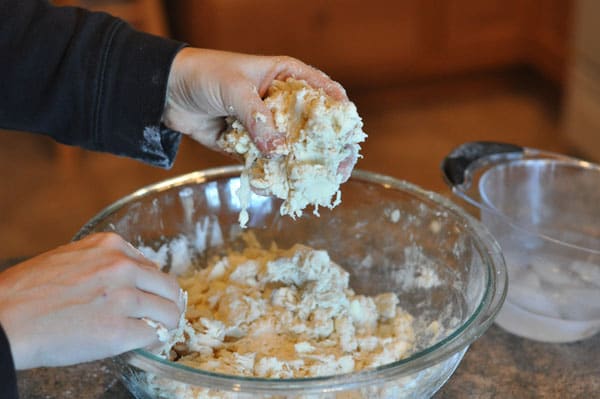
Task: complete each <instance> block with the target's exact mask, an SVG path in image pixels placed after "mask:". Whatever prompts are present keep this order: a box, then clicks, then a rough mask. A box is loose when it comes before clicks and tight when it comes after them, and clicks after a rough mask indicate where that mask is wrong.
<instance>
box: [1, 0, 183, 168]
mask: <svg viewBox="0 0 600 399" xmlns="http://www.w3.org/2000/svg"><path fill="white" fill-rule="evenodd" d="M181 46H182V44H181V43H178V42H175V41H171V40H168V39H163V38H158V37H155V36H151V35H148V34H144V33H141V32H137V31H135V30H134V29H132V28H131V27H130V26H129V25H127V24H126V23H125V22H123V21H121V20H119V19H117V18H114V17H111V16H109V15H107V14H103V13H92V12H88V11H85V10H83V9H78V8H72V7H53V6H51V5H49V4H48V3H47V2H44V1H39V0H0V57H1V58H2V60H3V62H2V63H0V76H1V78H0V126H1V127H4V128H9V129H15V130H25V131H31V132H37V133H43V134H47V135H50V136H52V137H53V138H55V139H56V140H58V141H60V142H63V143H66V144H72V145H78V146H81V147H84V148H87V149H92V150H97V151H106V152H111V153H115V154H118V155H124V156H129V157H133V158H137V159H140V160H143V161H146V162H150V163H153V164H155V165H159V166H170V164H171V163H172V161H173V158H174V156H175V153H176V150H177V145H178V143H179V134H177V133H175V132H173V131H169V130H167V129H164V128H162V127H161V126H160V118H161V115H162V112H163V107H164V99H165V90H166V84H167V80H168V75H169V70H170V66H171V61H172V59H173V57H174V56H175V54H176V53H177V52H178V50H179V49H180V48H181Z"/></svg>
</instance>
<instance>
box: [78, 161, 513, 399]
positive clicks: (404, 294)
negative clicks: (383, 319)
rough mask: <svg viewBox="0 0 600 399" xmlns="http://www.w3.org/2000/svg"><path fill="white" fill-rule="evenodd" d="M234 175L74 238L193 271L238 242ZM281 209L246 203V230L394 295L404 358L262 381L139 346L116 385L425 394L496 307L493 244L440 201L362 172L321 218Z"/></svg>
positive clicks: (325, 394)
mask: <svg viewBox="0 0 600 399" xmlns="http://www.w3.org/2000/svg"><path fill="white" fill-rule="evenodd" d="M240 172H241V167H239V166H231V167H224V168H218V169H210V170H206V171H200V172H194V173H190V174H187V175H183V176H181V177H177V178H174V179H170V180H167V181H164V182H161V183H158V184H155V185H152V186H148V187H146V188H143V189H141V190H138V191H136V192H135V193H133V194H131V195H129V196H127V197H125V198H123V199H121V200H119V201H117V202H115V203H114V204H113V205H111V206H109V207H108V208H106V209H105V210H104V211H102V212H101V213H100V214H99V215H97V216H96V217H94V218H93V219H92V220H91V221H90V222H89V223H87V224H86V225H85V226H84V227H83V228H82V229H81V231H80V232H79V233H78V234H77V236H76V237H75V238H76V239H79V238H81V237H83V236H86V235H88V234H91V233H94V232H101V231H113V232H117V233H119V234H120V235H121V236H123V237H124V238H125V239H127V240H128V241H130V242H131V243H132V244H134V245H136V246H137V247H143V248H144V250H145V251H146V252H147V251H154V253H155V254H159V253H160V254H161V255H160V256H162V257H163V260H164V264H165V265H166V268H165V271H169V272H171V273H178V272H179V271H181V270H182V260H181V259H182V257H181V256H180V255H181V253H182V251H183V252H184V253H185V254H186V257H185V258H186V259H188V261H187V262H189V260H190V259H191V261H192V263H193V265H194V266H193V267H203V265H205V264H206V259H207V258H208V257H210V256H212V255H213V254H215V253H220V252H221V251H223V250H224V249H226V248H239V246H240V245H243V241H242V240H241V239H240V236H241V234H242V230H241V229H240V227H239V225H238V222H237V218H238V213H239V211H240V206H239V202H238V200H237V197H236V194H235V193H236V190H237V189H238V187H239V184H240V181H239V175H240ZM280 203H281V202H280V201H279V200H277V199H273V198H266V197H260V196H256V195H253V196H252V199H251V207H250V209H249V213H250V222H249V228H248V230H249V231H252V232H253V233H254V234H255V236H256V237H257V238H258V240H259V241H260V242H261V243H263V244H264V245H268V244H269V243H272V242H275V243H277V245H278V246H279V247H282V248H287V247H290V246H292V245H293V244H295V243H302V244H305V245H309V246H311V247H313V248H316V249H325V250H327V251H328V253H329V255H330V257H331V258H332V260H333V261H335V262H336V263H338V264H339V265H341V266H342V267H344V268H345V269H346V270H348V271H349V273H350V286H351V287H352V288H353V289H354V290H355V291H356V292H357V293H359V294H366V295H375V294H378V293H382V292H390V291H392V292H395V293H396V294H397V295H398V297H399V299H400V305H401V306H402V307H403V308H404V309H405V310H407V311H408V312H410V313H411V314H412V315H413V316H414V317H415V320H414V326H413V327H414V329H415V333H416V336H417V342H416V348H415V350H414V352H413V353H412V354H411V355H410V356H409V357H407V358H404V359H402V360H400V361H397V362H394V363H390V364H387V365H383V366H380V367H377V368H373V369H368V370H363V371H358V372H353V373H348V374H340V375H332V376H326V377H316V378H303V379H266V378H248V377H239V376H233V375H223V374H218V373H212V372H207V371H203V370H199V369H193V368H190V367H186V366H184V365H180V364H177V363H174V362H170V361H167V360H164V359H162V358H160V357H158V356H157V355H155V354H154V353H153V351H152V349H151V348H145V349H138V350H135V351H132V352H128V353H125V354H123V355H121V356H119V357H117V358H116V359H115V364H116V367H117V370H118V373H119V374H120V376H121V378H122V380H123V381H124V384H125V385H126V386H127V387H128V389H129V390H130V391H131V392H132V394H133V395H134V396H135V397H136V398H138V399H142V398H158V397H180V398H188V397H190V398H191V397H193V398H336V399H341V398H348V399H350V398H369V399H373V398H402V397H407V398H427V397H430V396H432V395H433V394H434V393H435V392H436V391H437V390H438V389H439V388H440V387H441V386H442V385H443V384H444V383H445V382H446V381H447V379H448V378H449V377H450V376H451V374H452V373H453V372H454V370H455V369H456V367H457V366H458V364H459V362H460V361H461V359H462V357H463V355H464V354H465V351H466V350H467V348H468V347H469V345H470V344H471V343H472V342H473V341H474V340H476V339H477V338H478V337H479V336H481V334H483V333H484V331H485V330H486V329H487V328H488V326H489V325H490V324H491V323H492V321H493V319H494V317H495V316H496V313H497V312H498V310H499V308H500V306H501V304H502V302H503V300H504V296H505V293H506V287H507V279H506V267H505V264H504V260H503V257H502V254H501V252H500V248H499V246H498V244H497V243H496V242H495V241H494V239H493V238H492V236H491V235H490V234H489V233H488V232H487V230H486V229H485V228H484V227H483V226H482V225H481V224H480V223H479V222H478V221H476V220H475V219H473V218H472V217H470V216H469V215H467V214H466V213H465V212H464V211H463V210H462V209H461V208H459V207H457V206H456V205H454V204H452V203H451V202H450V201H449V200H447V199H445V198H443V197H442V196H440V195H437V194H435V193H431V192H427V191H424V190H422V189H420V188H418V187H416V186H414V185H412V184H409V183H406V182H403V181H399V180H396V179H394V178H391V177H387V176H383V175H378V174H373V173H369V172H365V171H355V172H354V173H353V175H352V177H351V179H350V180H349V181H348V182H347V183H345V184H344V185H343V186H342V203H341V205H339V206H338V207H336V208H334V209H333V210H328V209H321V210H320V217H316V216H314V215H313V214H312V213H311V212H310V211H308V212H306V213H305V214H304V215H303V216H302V217H300V218H297V219H296V220H292V219H291V218H290V217H288V216H280V215H279V205H280ZM432 322H437V323H439V326H440V330H439V334H433V333H432V330H431V328H429V327H428V326H431V323H432ZM150 380H152V381H153V384H148V381H150ZM151 385H152V386H151ZM157 385H158V386H161V387H162V388H160V389H157V388H156V386H157Z"/></svg>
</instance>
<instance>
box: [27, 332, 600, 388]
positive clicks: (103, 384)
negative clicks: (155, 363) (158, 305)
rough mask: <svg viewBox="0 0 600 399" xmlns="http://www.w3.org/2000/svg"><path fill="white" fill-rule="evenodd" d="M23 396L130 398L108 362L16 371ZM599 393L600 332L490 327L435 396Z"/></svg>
mask: <svg viewBox="0 0 600 399" xmlns="http://www.w3.org/2000/svg"><path fill="white" fill-rule="evenodd" d="M18 380H19V392H20V394H21V397H22V398H23V399H42V398H43V399H51V398H77V399H97V398H103V399H109V398H110V399H122V398H131V397H132V396H130V395H129V393H128V392H127V390H126V389H125V387H124V386H123V385H122V384H121V382H120V381H119V380H118V379H117V378H116V377H115V376H114V375H113V374H112V370H111V361H110V360H103V361H99V362H93V363H87V364H81V365H77V366H72V367H63V368H54V369H35V370H28V371H21V372H19V373H18ZM599 396H600V334H597V335H596V336H594V337H592V338H589V339H587V340H585V341H581V342H576V343H571V344H548V343H541V342H535V341H531V340H527V339H522V338H519V337H516V336H514V335H511V334H509V333H507V332H505V331H504V330H502V329H500V328H499V327H497V326H495V325H493V326H492V327H491V328H490V329H489V330H488V331H487V332H486V333H485V334H484V335H483V336H482V337H481V338H480V339H479V340H477V341H476V342H475V343H474V344H473V345H472V346H471V348H470V349H469V350H468V351H467V354H466V355H465V357H464V359H463V361H462V362H461V364H460V365H459V367H458V369H457V370H456V372H455V373H454V375H453V376H452V377H451V378H450V380H449V381H448V383H447V384H446V385H445V386H444V387H443V388H442V389H441V390H440V391H439V392H438V393H437V394H436V395H435V397H434V398H435V399H458V398H460V399H468V398H477V399H486V398H502V399H512V398H514V399H517V398H518V399H527V398H560V399H563V398H582V399H583V398H586V399H587V398H595V397H599Z"/></svg>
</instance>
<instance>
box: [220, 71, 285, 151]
mask: <svg viewBox="0 0 600 399" xmlns="http://www.w3.org/2000/svg"><path fill="white" fill-rule="evenodd" d="M231 87H234V89H233V90H231V97H230V98H229V100H230V101H226V102H225V103H226V104H230V106H228V113H229V114H232V115H233V116H235V117H237V119H238V120H239V121H240V122H241V123H242V124H243V125H244V127H245V128H246V130H247V131H248V134H249V135H250V138H251V139H252V141H253V142H254V144H255V145H256V147H257V148H258V150H259V151H260V152H261V153H263V154H270V153H272V152H273V151H274V150H275V149H276V148H277V147H278V146H281V145H282V144H283V143H284V142H285V133H283V132H279V131H278V130H277V128H276V127H275V121H274V120H273V114H272V112H271V110H270V109H269V108H268V107H267V105H266V104H265V103H264V101H263V100H262V99H261V98H260V96H259V95H258V90H257V89H256V87H255V86H254V85H252V84H251V83H249V82H247V81H246V82H241V84H239V85H233V86H231Z"/></svg>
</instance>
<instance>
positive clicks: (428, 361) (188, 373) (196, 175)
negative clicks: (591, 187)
mask: <svg viewBox="0 0 600 399" xmlns="http://www.w3.org/2000/svg"><path fill="white" fill-rule="evenodd" d="M241 171H242V166H241V165H230V166H223V167H217V168H211V169H205V170H200V171H196V172H191V173H187V174H184V175H180V176H177V177H173V178H170V179H166V180H163V181H161V182H158V183H155V184H151V185H148V186H146V187H143V188H141V189H139V190H137V191H135V192H133V193H131V194H129V195H127V196H125V197H123V198H121V199H119V200H117V201H115V202H114V203H113V204H111V205H109V206H107V207H106V208H105V209H103V210H102V211H100V212H99V213H98V214H97V215H96V216H94V217H93V218H92V219H90V221H88V222H87V223H86V224H85V225H84V226H83V227H82V228H81V229H80V230H79V232H78V233H77V234H76V235H75V237H74V238H73V239H74V240H78V239H81V238H83V237H85V236H86V235H88V234H90V233H91V232H93V231H94V228H95V227H96V226H97V225H98V224H100V223H101V222H102V221H103V220H104V219H105V218H107V217H108V216H110V215H112V214H113V213H115V212H117V211H118V210H119V209H121V208H122V207H123V206H125V205H127V204H129V203H131V202H133V201H136V200H138V199H140V198H142V197H144V196H146V195H151V194H154V193H159V192H163V191H167V190H170V189H173V188H176V187H179V186H184V185H186V184H199V183H205V182H208V181H211V180H216V179H222V178H227V177H238V176H239V175H240V173H241ZM351 179H353V180H359V181H365V182H368V183H371V184H377V185H380V186H383V187H384V188H386V189H394V190H399V191H403V192H406V193H409V194H411V195H412V196H414V197H416V198H418V199H420V200H423V201H425V202H434V203H435V204H436V205H437V206H441V207H443V208H445V210H446V211H447V212H449V214H451V215H452V216H453V217H456V218H459V219H462V220H464V227H465V228H466V229H467V230H468V231H469V232H470V233H471V234H472V236H473V237H474V240H475V241H474V242H475V243H476V246H477V247H478V249H479V252H480V254H481V256H482V257H484V261H485V262H484V263H485V265H486V266H487V270H486V276H487V281H486V287H485V292H484V295H483V298H482V301H481V302H480V303H479V304H478V306H477V308H476V310H475V311H474V312H473V314H472V315H471V317H470V318H469V319H467V320H466V321H465V322H464V323H463V324H462V325H461V326H460V327H459V328H457V329H456V330H455V331H454V332H452V334H450V335H449V336H448V337H446V338H444V339H443V340H441V341H440V342H438V343H436V344H435V345H433V346H431V347H428V348H426V349H424V350H422V351H420V352H417V353H415V354H413V355H411V356H410V357H407V358H405V359H402V360H400V361H397V362H393V363H390V364H386V365H383V366H380V367H377V368H374V369H369V370H362V371H358V372H353V373H347V374H337V375H331V376H325V377H312V378H301V379H269V378H258V377H242V376H234V375H226V374H219V373H213V372H209V371H204V370H200V369H195V368H192V367H188V366H185V365H181V364H177V363H174V362H171V361H168V360H165V359H162V358H160V357H159V356H157V355H155V354H153V353H152V352H150V351H149V350H146V349H143V348H141V349H136V350H133V351H130V352H127V353H125V354H123V355H121V356H122V357H123V358H124V360H125V361H127V362H128V363H130V364H132V365H134V366H136V367H138V368H141V369H142V370H144V371H146V372H149V373H153V374H155V375H157V376H160V377H163V378H172V379H175V380H178V381H180V382H184V383H188V384H193V385H197V386H199V387H211V388H212V389H224V390H228V391H233V392H235V391H243V392H254V393H277V392H279V393H283V392H286V393H290V392H302V393H310V392H323V391H328V392H332V391H339V390H342V389H344V390H345V389H349V388H352V387H366V386H370V385H372V384H373V383H374V382H379V383H381V382H385V381H391V380H396V379H398V378H401V377H404V376H410V375H411V374H413V373H416V372H418V371H420V370H423V369H425V368H428V367H431V366H433V365H436V364H439V363H441V362H442V361H443V360H445V359H447V358H449V357H450V356H452V355H454V354H456V353H458V352H460V351H461V350H464V349H466V348H467V347H468V346H469V345H470V344H471V343H473V341H475V340H476V339H477V338H479V337H480V336H481V335H482V334H483V333H484V332H485V331H486V330H487V328H488V327H489V326H490V325H491V323H492V322H493V320H494V318H495V317H496V315H497V314H498V312H499V310H500V308H501V306H502V304H503V302H504V300H505V298H506V292H507V287H508V279H507V271H506V264H505V261H504V257H503V255H502V252H501V249H500V246H499V244H498V243H497V242H496V240H495V239H494V237H493V236H492V235H491V234H490V233H489V231H488V230H487V228H486V227H485V226H483V224H481V223H480V222H479V221H478V220H476V219H475V218H473V217H472V216H470V215H469V214H468V213H467V212H466V211H465V210H463V209H462V208H461V207H459V206H458V205H456V204H454V203H453V202H452V201H450V200H449V199H447V198H446V197H444V196H442V195H440V194H437V193H434V192H431V191H426V190H424V189H422V188H420V187H418V186H416V185H414V184H412V183H409V182H406V181H403V180H399V179H396V178H393V177H390V176H387V175H382V174H378V173H374V172H369V171H365V170H358V169H356V170H354V171H353V172H352V176H351ZM342 195H343V185H342Z"/></svg>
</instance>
